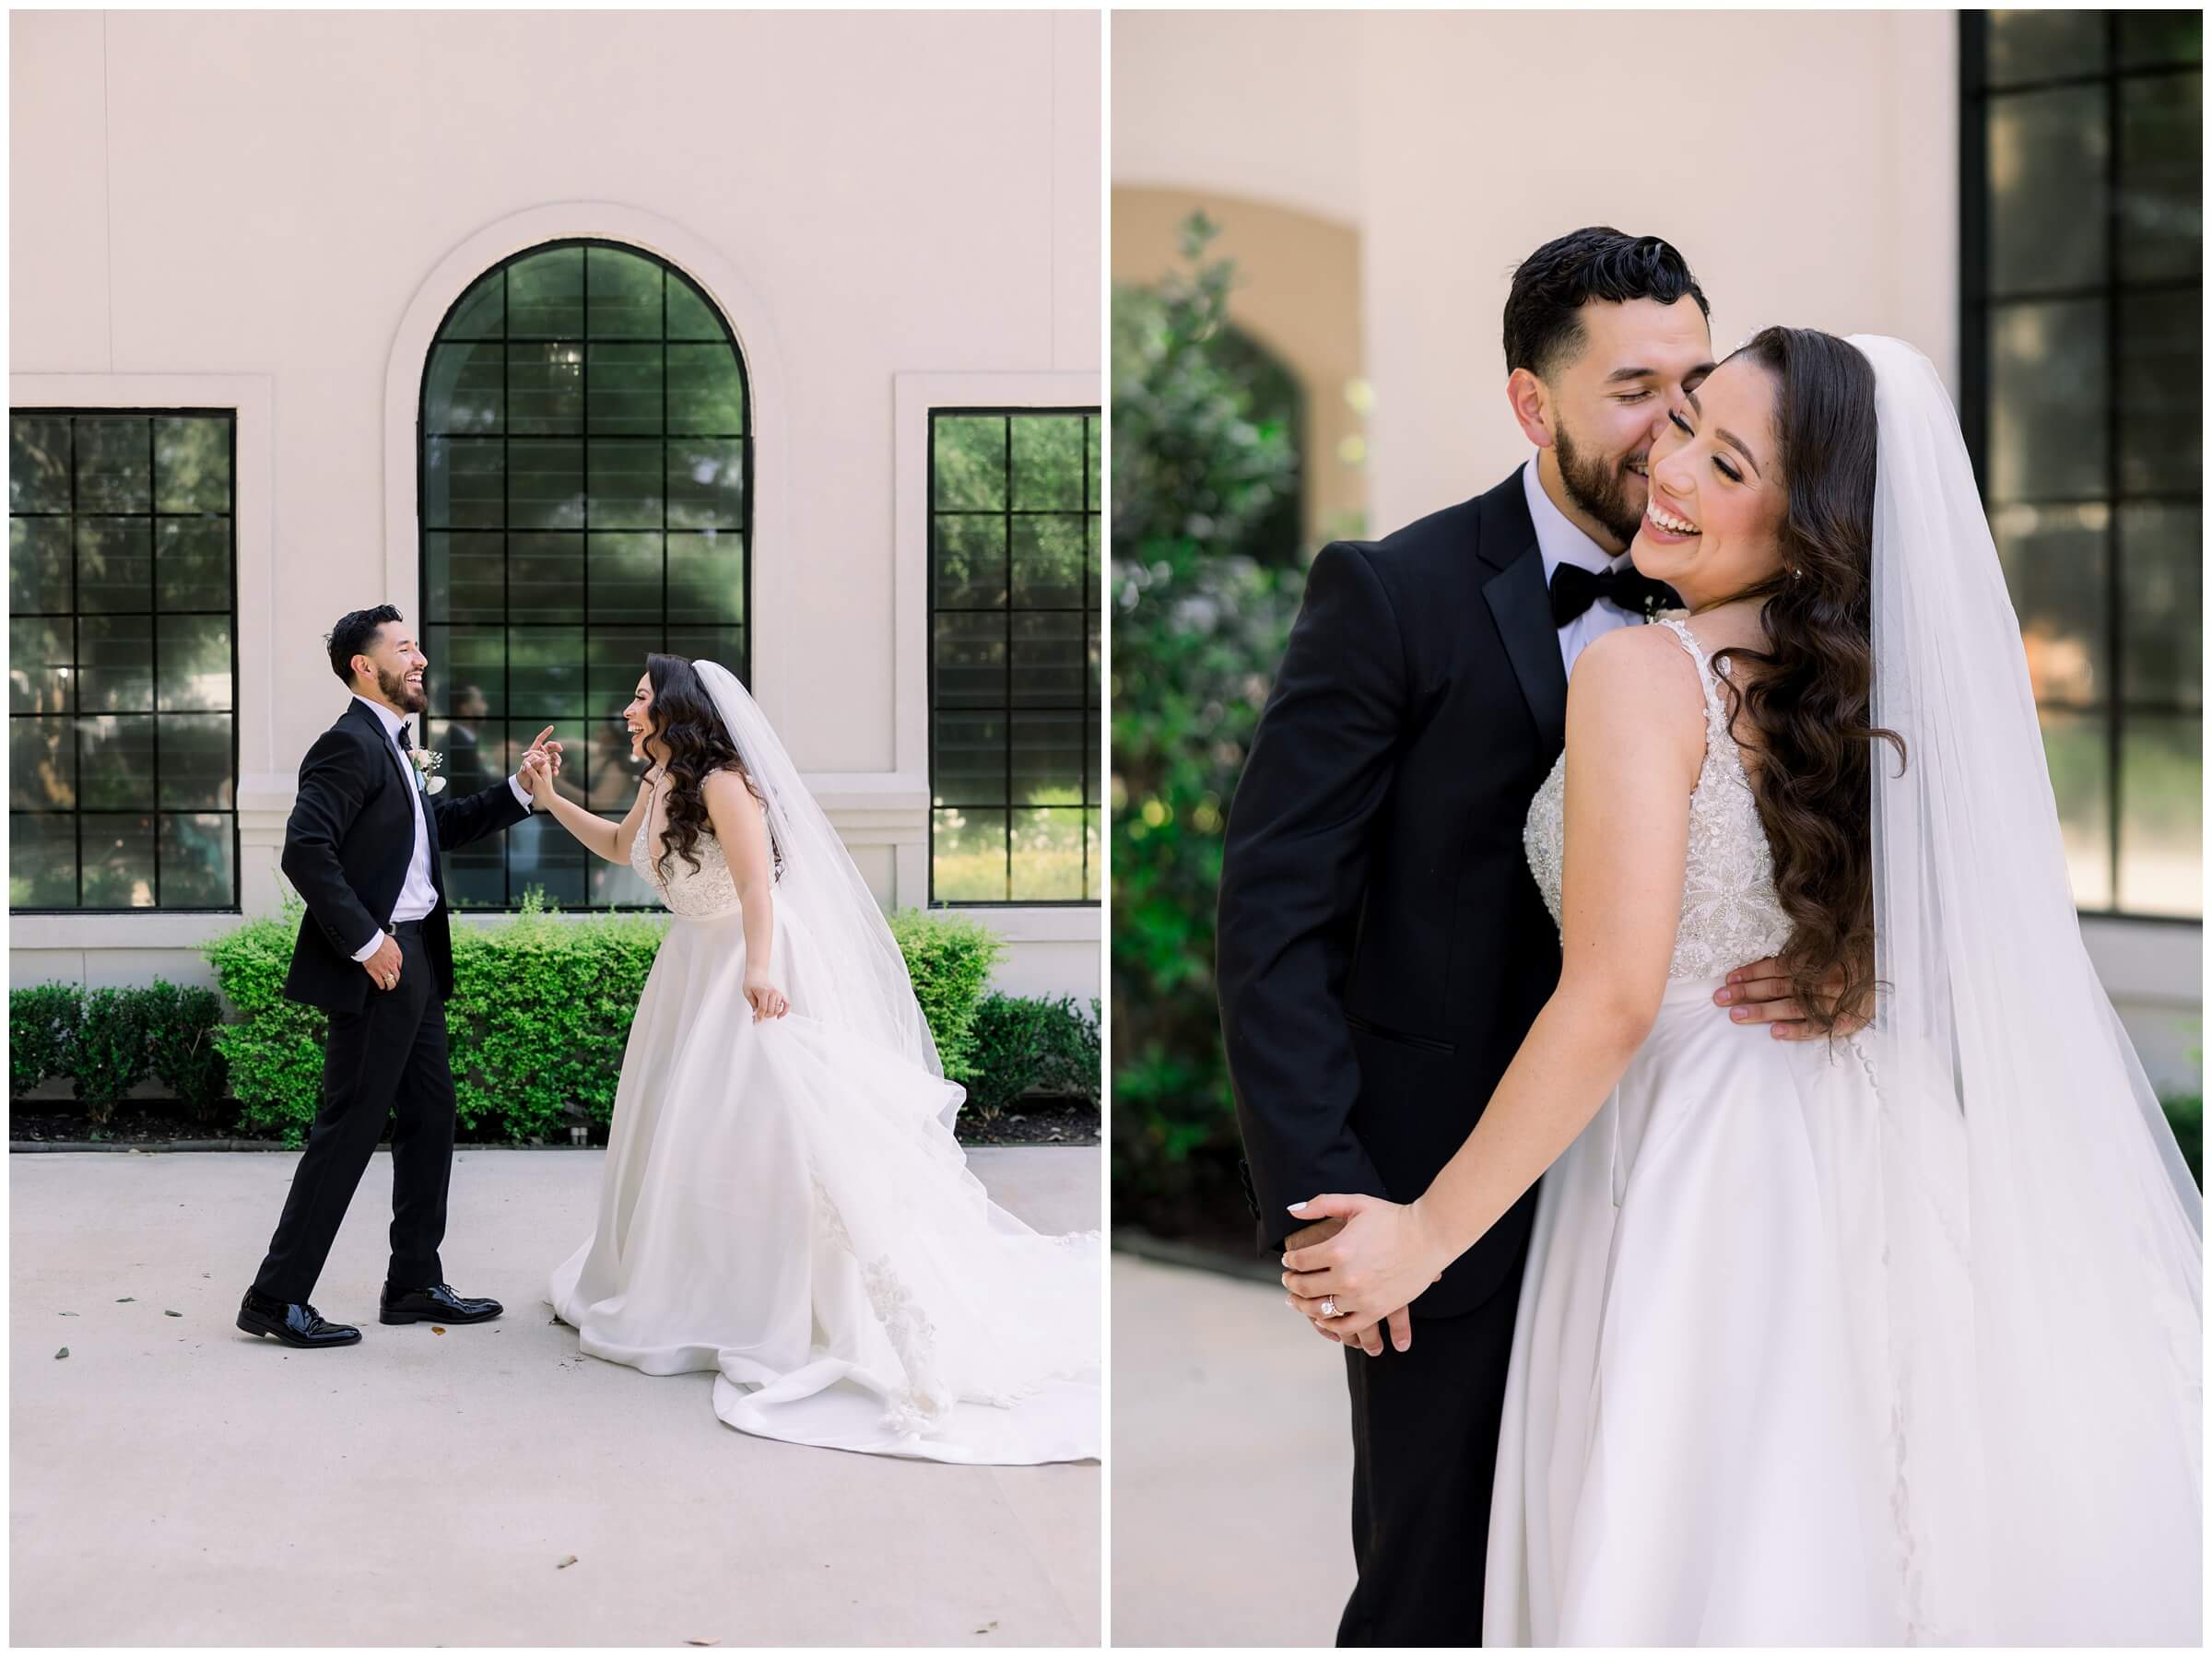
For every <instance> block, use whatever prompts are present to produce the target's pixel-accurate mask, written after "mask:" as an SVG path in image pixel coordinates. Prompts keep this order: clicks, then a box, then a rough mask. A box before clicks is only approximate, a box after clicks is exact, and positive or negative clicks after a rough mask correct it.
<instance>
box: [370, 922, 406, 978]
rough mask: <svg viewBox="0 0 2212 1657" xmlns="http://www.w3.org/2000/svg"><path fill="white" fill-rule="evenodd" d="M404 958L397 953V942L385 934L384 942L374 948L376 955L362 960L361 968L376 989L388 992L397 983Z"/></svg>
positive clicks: (390, 935) (388, 934)
mask: <svg viewBox="0 0 2212 1657" xmlns="http://www.w3.org/2000/svg"><path fill="white" fill-rule="evenodd" d="M403 960H404V957H402V956H401V954H400V953H399V940H398V939H397V938H395V937H394V936H393V935H392V934H390V933H386V934H384V941H383V942H382V943H381V944H379V945H378V946H376V953H375V954H374V955H372V956H371V957H369V958H368V959H366V960H364V961H363V962H362V963H361V968H362V970H364V971H366V972H367V973H368V974H369V977H370V979H371V981H373V982H374V983H375V985H376V987H377V988H378V989H380V990H389V989H391V988H392V987H393V986H394V984H396V983H398V982H399V969H400V964H401V962H402V961H403Z"/></svg>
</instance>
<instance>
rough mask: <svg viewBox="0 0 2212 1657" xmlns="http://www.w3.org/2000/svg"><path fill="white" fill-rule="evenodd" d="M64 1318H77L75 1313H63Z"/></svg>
mask: <svg viewBox="0 0 2212 1657" xmlns="http://www.w3.org/2000/svg"><path fill="white" fill-rule="evenodd" d="M62 1316H64V1317H65V1318H74V1317H75V1316H76V1313H75V1312H73V1311H65V1312H64V1313H62Z"/></svg>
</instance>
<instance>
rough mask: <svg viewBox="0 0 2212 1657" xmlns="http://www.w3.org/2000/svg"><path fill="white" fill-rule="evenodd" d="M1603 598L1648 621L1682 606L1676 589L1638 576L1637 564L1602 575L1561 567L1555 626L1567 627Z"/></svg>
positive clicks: (1554, 581)
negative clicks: (1656, 612)
mask: <svg viewBox="0 0 2212 1657" xmlns="http://www.w3.org/2000/svg"><path fill="white" fill-rule="evenodd" d="M1601 598H1602V599H1605V600H1606V601H1608V602H1609V603H1612V604H1615V605H1619V606H1620V607H1621V608H1622V609H1624V610H1626V611H1628V612H1629V614H1630V615H1631V616H1642V617H1646V618H1649V617H1650V616H1651V615H1652V614H1653V612H1654V611H1657V610H1671V609H1674V608H1676V607H1677V603H1678V601H1677V599H1676V597H1675V590H1674V589H1673V588H1672V587H1669V586H1667V585H1666V584H1665V582H1655V581H1653V580H1652V579H1651V578H1650V577H1649V576H1645V575H1639V574H1637V573H1636V567H1635V566H1634V565H1633V564H1630V565H1629V566H1627V567H1626V568H1624V569H1620V570H1605V571H1603V572H1602V573H1600V572H1597V571H1594V570H1584V569H1583V567H1582V566H1581V565H1579V564H1561V565H1560V566H1559V568H1558V569H1557V570H1553V571H1552V572H1551V625H1552V626H1554V627H1565V626H1566V625H1567V624H1568V623H1569V622H1571V621H1572V620H1573V619H1574V618H1575V617H1577V616H1580V615H1581V614H1582V613H1583V611H1584V610H1587V609H1588V608H1589V607H1590V606H1591V605H1594V604H1595V603H1596V602H1597V601H1598V600H1599V599H1601Z"/></svg>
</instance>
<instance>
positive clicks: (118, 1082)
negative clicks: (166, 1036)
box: [70, 990, 147, 1124]
mask: <svg viewBox="0 0 2212 1657" xmlns="http://www.w3.org/2000/svg"><path fill="white" fill-rule="evenodd" d="M146 1070H147V1057H146V1003H145V998H144V993H143V992H141V991H137V990H94V991H92V992H91V993H89V994H88V995H87V996H86V997H85V1010H84V1015H83V1017H82V1018H81V1019H80V1020H79V1021H78V1023H77V1027H76V1052H74V1053H72V1054H71V1062H70V1073H71V1075H73V1076H74V1077H75V1078H76V1099H77V1102H78V1103H79V1104H81V1105H82V1106H84V1108H85V1114H86V1115H88V1116H89V1117H90V1118H91V1119H92V1121H93V1122H94V1123H96V1124H105V1123H106V1122H107V1121H108V1119H109V1117H111V1116H112V1115H113V1114H114V1111H115V1107H116V1106H117V1105H119V1104H121V1103H122V1102H123V1100H124V1096H125V1095H127V1094H128V1093H129V1092H130V1090H131V1089H132V1088H134V1087H136V1086H137V1085H138V1084H139V1083H140V1082H141V1081H143V1080H144V1079H145V1077H146Z"/></svg>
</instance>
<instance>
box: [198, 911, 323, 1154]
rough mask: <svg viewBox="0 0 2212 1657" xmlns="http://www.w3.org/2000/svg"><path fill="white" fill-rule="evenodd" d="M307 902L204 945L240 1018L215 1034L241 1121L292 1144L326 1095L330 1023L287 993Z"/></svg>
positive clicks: (256, 1131) (303, 1135) (247, 1128)
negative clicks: (325, 1059)
mask: <svg viewBox="0 0 2212 1657" xmlns="http://www.w3.org/2000/svg"><path fill="white" fill-rule="evenodd" d="M304 911H305V906H304V905H302V904H301V903H300V902H299V901H298V900H297V899H292V900H290V901H288V902H287V903H286V904H285V906H284V908H283V910H282V911H280V912H278V913H277V914H274V915H264V916H262V917H260V918H259V919H258V920H253V921H248V922H247V923H245V924H244V925H243V926H240V927H236V928H234V929H233V930H231V931H229V932H227V933H225V934H223V935H222V936H221V937H219V938H217V939H216V940H215V941H214V942H213V943H211V944H209V945H208V946H207V949H206V954H207V959H208V961H209V963H210V964H212V965H213V967H214V968H215V976H216V978H217V980H218V981H219V982H220V983H221V985H222V987H223V998H224V999H225V1000H227V1001H228V1002H229V1004H230V1005H231V1006H233V1007H234V1008H236V1009H237V1011H238V1020H237V1022H235V1023H232V1024H226V1025H223V1026H221V1027H220V1028H218V1029H217V1030H216V1032H215V1045H216V1048H217V1050H218V1052H220V1053H221V1054H222V1056H223V1062H224V1064H226V1065H227V1066H228V1067H229V1075H230V1092H231V1095H232V1097H233V1098H235V1099H237V1100H238V1103H239V1127H240V1129H241V1131H242V1132H245V1133H249V1134H281V1135H282V1136H283V1139H284V1143H285V1144H287V1145H289V1146H297V1145H299V1144H300V1143H301V1141H302V1140H304V1139H305V1138H306V1135H307V1128H308V1124H309V1123H310V1122H313V1121H314V1119H315V1111H316V1110H317V1109H318V1108H319V1107H320V1105H321V1103H322V1099H323V1035H324V1029H325V1028H327V1024H328V1021H327V1020H326V1019H325V1018H324V1016H323V1014H322V1012H321V1011H320V1010H319V1009H317V1008H314V1007H303V1006H300V1005H298V1004H297V1003H295V1002H289V1001H287V1000H286V999H285V998H284V975H285V973H286V972H287V971H288V970H289V969H290V967H291V964H292V943H293V940H294V939H295V938H297V937H298V935H299V932H300V915H301V914H302V913H303V912H304Z"/></svg>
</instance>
